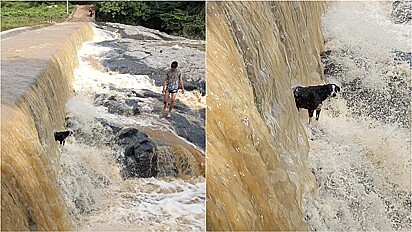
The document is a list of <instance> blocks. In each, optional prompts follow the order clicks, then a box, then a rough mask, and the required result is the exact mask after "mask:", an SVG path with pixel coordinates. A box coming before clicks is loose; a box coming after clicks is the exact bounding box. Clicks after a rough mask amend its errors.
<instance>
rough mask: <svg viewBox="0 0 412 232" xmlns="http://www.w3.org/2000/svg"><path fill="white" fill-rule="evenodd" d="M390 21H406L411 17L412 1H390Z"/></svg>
mask: <svg viewBox="0 0 412 232" xmlns="http://www.w3.org/2000/svg"><path fill="white" fill-rule="evenodd" d="M391 17H392V21H393V22H394V23H407V22H409V21H411V19H412V1H410V0H405V1H394V2H393V3H392V13H391Z"/></svg>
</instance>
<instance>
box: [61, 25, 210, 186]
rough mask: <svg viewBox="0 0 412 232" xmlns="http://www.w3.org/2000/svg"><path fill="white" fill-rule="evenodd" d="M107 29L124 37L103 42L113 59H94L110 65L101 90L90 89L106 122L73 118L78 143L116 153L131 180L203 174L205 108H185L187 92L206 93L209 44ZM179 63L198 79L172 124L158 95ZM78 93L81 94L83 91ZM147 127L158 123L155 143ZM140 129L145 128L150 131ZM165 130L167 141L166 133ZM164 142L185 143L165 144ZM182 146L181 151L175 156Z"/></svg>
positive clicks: (146, 31)
mask: <svg viewBox="0 0 412 232" xmlns="http://www.w3.org/2000/svg"><path fill="white" fill-rule="evenodd" d="M100 27H104V28H105V29H106V30H107V29H108V30H110V31H112V32H116V33H117V34H118V35H119V36H117V37H116V36H115V37H113V38H114V39H113V40H109V41H104V42H97V44H98V46H102V47H104V48H105V50H106V51H107V52H104V53H99V54H100V55H99V56H100V57H93V59H95V60H98V61H99V63H100V64H101V66H103V69H99V70H100V71H102V72H104V73H105V74H106V73H107V74H108V75H107V78H105V79H104V80H103V81H101V82H98V83H96V88H94V87H92V88H90V87H89V88H87V89H88V90H92V91H91V92H90V93H88V97H89V99H90V103H89V104H91V105H92V106H93V107H95V108H96V114H98V115H99V116H95V114H94V113H92V114H93V116H91V115H87V116H86V117H85V118H83V117H82V116H80V117H79V116H78V117H76V116H68V117H67V118H66V126H67V128H70V129H72V130H73V131H74V137H75V139H76V141H78V142H80V143H84V144H88V145H92V146H98V147H101V146H106V147H109V148H110V149H111V151H112V155H113V156H114V157H115V160H116V161H117V162H118V163H119V164H120V167H121V175H122V177H123V178H125V179H126V178H149V177H162V176H174V177H177V176H181V175H183V176H184V175H189V176H190V175H196V176H197V175H201V173H203V174H204V171H203V170H204V167H203V169H202V167H199V165H200V164H201V163H202V162H204V160H202V159H201V158H199V157H198V155H201V152H200V151H199V150H204V149H205V109H204V108H202V107H201V108H200V110H199V106H198V105H197V107H195V108H191V107H190V106H188V105H186V104H185V103H184V102H187V104H191V103H190V102H188V100H187V99H191V97H192V95H190V92H188V91H191V90H195V91H196V92H195V93H193V97H194V98H196V99H197V97H199V96H200V94H199V92H201V91H204V90H205V88H204V84H205V82H204V73H205V70H204V67H203V65H204V62H205V60H204V41H203V42H202V41H191V40H187V39H184V38H179V37H174V36H169V35H167V34H164V33H161V32H158V31H154V30H151V29H146V28H143V27H129V26H125V25H120V24H103V25H100ZM116 38H117V39H116ZM107 48H108V49H107ZM202 49H203V50H202ZM176 57H178V58H179V59H181V61H180V60H179V59H175V58H176ZM173 60H178V61H179V64H180V65H179V66H180V68H181V71H182V73H186V74H188V73H190V74H194V75H190V77H192V78H189V79H185V90H186V92H188V93H189V96H187V95H186V93H185V95H184V96H183V95H178V97H177V99H176V101H175V105H174V109H173V111H172V119H166V112H164V110H163V94H162V93H160V92H157V90H158V89H157V88H156V87H153V85H155V86H156V85H157V86H161V85H162V84H163V80H164V79H163V76H164V75H165V73H166V70H167V69H168V67H169V65H170V63H171V61H173ZM101 66H100V68H101ZM184 75H185V74H184ZM147 77H149V78H147ZM185 77H188V75H186V76H185ZM129 78H130V79H129ZM196 78H197V79H196ZM129 81H130V82H129ZM190 81H191V82H190ZM142 86H145V87H142ZM148 88H150V89H148ZM159 89H160V88H159ZM197 91H199V92H197ZM77 94H79V95H82V93H81V92H79V93H76V95H77ZM179 94H180V93H179ZM179 98H180V99H179ZM181 100H183V101H181ZM197 100H199V99H197ZM169 102H170V100H169ZM195 105H196V104H195ZM97 112H98V113H97ZM85 113H86V114H88V113H89V112H85ZM85 119H87V122H85V121H84V120H85ZM146 121H147V122H148V124H149V127H150V126H151V125H152V124H151V123H152V122H154V124H156V126H154V127H153V128H149V130H148V134H150V135H151V136H152V134H151V133H154V135H153V136H154V137H153V138H151V137H150V136H149V135H148V134H146V133H145V132H143V131H142V130H145V131H146V129H142V128H141V127H143V128H144V127H145V125H146V124H145V123H146ZM136 122H139V123H140V122H143V124H142V125H143V126H142V125H141V124H139V123H136ZM134 124H136V125H134ZM84 125H87V126H84ZM158 128H159V129H158ZM165 129H166V130H167V131H168V132H167V133H166V134H167V135H164V134H163V132H162V130H165ZM151 130H154V132H151ZM170 130H173V131H174V132H172V131H170ZM164 136H173V137H179V138H178V139H175V138H172V139H171V138H166V139H164V138H165V137H164ZM181 138H184V139H186V140H187V141H188V142H190V143H192V144H194V145H196V146H197V148H199V149H195V148H193V147H192V146H191V145H189V144H187V142H186V141H184V140H182V139H181ZM171 141H173V142H171ZM175 143H182V144H185V145H184V146H182V145H181V144H180V145H179V144H175ZM176 146H181V148H180V149H177V150H176ZM191 149H195V150H196V151H195V152H193V151H192V150H191ZM200 166H201V165H200Z"/></svg>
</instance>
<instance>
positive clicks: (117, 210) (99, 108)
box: [59, 27, 205, 230]
mask: <svg viewBox="0 0 412 232" xmlns="http://www.w3.org/2000/svg"><path fill="white" fill-rule="evenodd" d="M93 30H94V34H95V35H94V39H93V41H92V42H87V43H85V44H84V45H83V47H82V48H81V50H80V51H79V53H78V59H79V67H78V68H77V69H76V70H75V73H74V77H75V80H74V83H73V89H74V93H73V96H72V97H71V98H70V99H69V101H68V102H67V104H66V108H67V118H66V124H67V126H68V128H70V129H72V130H74V132H75V134H74V136H73V137H69V138H68V139H67V141H66V145H65V146H62V147H60V150H61V164H62V168H61V174H60V180H59V182H60V186H61V187H62V190H63V192H64V197H65V199H66V203H67V205H68V208H69V209H70V216H71V219H72V226H73V229H75V230H164V229H166V230H204V224H205V210H204V208H205V197H204V194H205V179H204V177H202V176H201V175H200V174H201V173H199V170H198V168H196V167H191V165H192V166H193V165H195V166H196V164H197V163H198V162H197V161H196V158H194V157H193V155H191V153H193V154H201V149H200V148H198V147H197V146H196V145H194V144H192V143H190V142H188V141H187V140H185V139H182V138H181V137H179V136H178V135H177V134H176V133H175V132H174V131H173V129H172V128H171V125H170V123H169V122H168V121H167V120H166V119H165V118H163V117H158V116H157V115H156V114H153V113H152V112H153V111H155V109H154V108H156V107H158V108H160V107H162V103H161V102H160V101H158V100H157V99H155V98H138V97H136V96H135V95H133V94H132V95H133V96H130V93H131V91H135V92H139V91H142V90H143V89H144V90H145V91H153V92H157V93H161V87H157V86H155V84H154V81H153V80H151V79H150V78H149V77H148V76H147V75H132V74H127V73H126V74H121V73H119V72H115V71H111V70H108V69H107V68H104V67H103V66H102V63H103V62H104V61H107V60H108V59H109V58H108V57H109V56H110V55H113V54H112V53H113V44H116V41H117V39H118V38H119V33H115V32H111V31H109V30H105V29H101V28H100V29H99V28H96V27H93ZM136 43H137V42H136ZM128 52H129V51H128ZM126 92H127V93H129V95H127V93H126ZM126 95H127V96H126ZM101 96H113V97H112V99H114V98H116V99H121V98H122V97H123V98H127V99H129V101H132V100H135V101H136V100H137V102H138V106H139V109H140V114H139V115H136V116H130V115H128V114H127V113H126V114H125V115H118V114H113V112H112V113H109V112H108V108H107V107H104V106H103V105H99V104H96V102H97V101H96V99H98V98H99V97H101ZM139 96H140V97H142V96H141V95H139ZM178 99H180V101H182V102H185V103H187V105H189V106H190V107H192V108H201V107H204V103H202V102H204V99H203V100H202V97H201V96H200V95H196V94H195V93H191V92H186V93H185V95H180V96H179V97H178ZM125 111H127V110H125ZM172 113H173V112H172ZM96 119H97V120H96ZM107 125H110V126H111V129H110V126H109V127H108V126H107ZM123 126H125V127H134V128H137V129H139V130H143V131H145V132H146V133H148V134H149V136H150V137H151V138H152V139H156V136H157V137H158V138H157V139H159V138H160V139H159V140H162V141H163V143H165V144H173V145H175V146H177V148H171V149H172V150H170V148H167V147H160V148H159V147H158V148H157V150H156V152H157V157H158V158H157V159H158V163H160V162H162V165H163V166H161V165H160V164H159V170H158V175H157V177H156V178H155V177H152V178H131V179H123V177H122V175H121V173H122V170H121V169H122V165H121V164H120V163H119V162H118V160H121V158H122V155H123V154H122V153H123V150H122V149H121V148H120V147H118V146H116V145H115V144H113V143H112V140H113V137H112V136H113V135H112V134H111V130H115V129H114V128H116V127H123ZM179 144H180V145H179ZM173 149H175V150H173ZM176 149H180V150H178V151H176ZM176 153H179V154H180V155H181V157H182V159H184V158H185V157H186V159H189V160H187V161H185V162H183V163H182V165H183V166H184V167H183V166H182V167H178V168H177V169H179V171H178V174H177V176H178V177H170V176H171V174H170V173H172V172H173V171H174V169H173V168H174V167H171V165H172V164H173V160H174V159H175V157H173V154H176ZM190 159H192V160H190ZM169 166H170V167H169ZM172 176H173V175H172Z"/></svg>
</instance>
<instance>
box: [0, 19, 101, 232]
mask: <svg viewBox="0 0 412 232" xmlns="http://www.w3.org/2000/svg"><path fill="white" fill-rule="evenodd" d="M92 37H93V31H92V27H91V25H90V24H88V23H62V24H57V25H54V26H50V27H47V28H41V29H38V30H31V31H27V32H22V33H20V34H17V35H14V36H11V37H7V38H5V39H2V41H1V42H2V54H1V59H2V73H1V83H2V85H1V90H2V98H1V100H2V105H1V110H2V119H1V145H2V146H1V154H2V157H1V158H2V161H1V162H2V170H1V177H2V178H1V186H2V195H1V200H2V201H1V229H2V230H29V229H30V230H69V229H70V228H71V225H70V217H69V211H68V209H67V207H66V204H65V202H64V199H63V196H62V193H61V190H60V187H59V183H58V181H57V175H58V172H59V171H60V162H59V159H60V154H59V151H58V147H57V144H56V142H55V141H54V136H53V132H54V131H56V130H61V129H64V119H65V116H66V114H65V102H66V100H67V98H68V96H69V93H70V90H71V82H72V80H73V72H74V69H75V67H76V65H77V55H76V51H77V50H78V49H79V48H80V47H81V45H82V43H83V42H84V41H86V40H91V39H92Z"/></svg>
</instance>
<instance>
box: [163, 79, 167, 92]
mask: <svg viewBox="0 0 412 232" xmlns="http://www.w3.org/2000/svg"><path fill="white" fill-rule="evenodd" d="M166 85H167V75H166V77H165V81H164V82H163V90H162V93H165V92H166Z"/></svg>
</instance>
